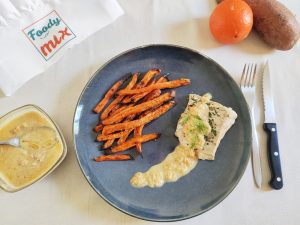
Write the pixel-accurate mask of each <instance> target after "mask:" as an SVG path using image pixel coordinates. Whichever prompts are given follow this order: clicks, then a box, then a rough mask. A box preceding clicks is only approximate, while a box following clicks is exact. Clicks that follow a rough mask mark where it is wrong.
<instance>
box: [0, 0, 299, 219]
mask: <svg viewBox="0 0 300 225" xmlns="http://www.w3.org/2000/svg"><path fill="white" fill-rule="evenodd" d="M119 2H120V4H121V6H122V7H123V8H124V11H125V15H124V16H122V17H120V18H119V19H118V20H117V21H116V22H114V23H113V24H111V25H109V26H108V27H106V28H105V29H103V30H101V31H99V32H97V33H96V35H94V36H92V37H90V38H88V39H87V40H86V41H84V42H83V43H82V44H80V45H79V46H76V47H75V48H74V49H72V50H70V51H69V52H68V53H67V54H66V55H65V56H64V57H63V59H62V60H61V61H60V62H59V63H57V64H56V65H54V66H52V67H51V68H50V69H49V70H48V71H47V72H45V73H43V74H42V75H40V76H38V77H36V78H34V79H33V80H31V81H30V82H28V83H27V84H26V85H25V86H24V87H22V88H21V89H19V90H18V91H17V92H16V93H15V94H14V95H13V96H11V97H3V96H1V97H0V115H1V114H4V113H6V112H8V111H10V110H11V109H14V108H16V107H19V106H21V105H25V104H28V103H33V104H36V105H39V106H40V107H42V108H43V109H45V110H46V111H47V112H48V113H49V114H50V116H52V117H53V118H54V120H55V121H56V122H57V123H58V125H59V126H60V128H61V129H62V131H63V133H64V136H65V138H66V141H67V144H68V155H67V157H66V159H65V160H64V162H63V163H62V164H61V165H60V166H59V167H58V168H57V169H56V170H55V171H54V172H53V173H52V174H51V175H49V176H48V177H47V178H45V179H43V180H41V181H39V182H38V183H36V184H34V185H32V186H31V187H29V188H27V189H24V190H22V191H20V192H17V193H13V194H11V193H6V192H4V191H0V205H1V209H0V224H1V225H2V224H3V225H14V224H30V225H53V224H64V225H76V224H78V225H79V224H86V225H93V224H97V225H99V224H103V225H104V224H136V225H137V224H152V223H151V222H147V221H143V220H139V219H136V218H133V217H130V216H128V215H125V214H124V213H122V212H119V211H118V210H116V209H115V208H113V207H112V206H110V205H109V204H107V203H106V202H105V201H104V200H102V198H100V197H99V196H98V195H97V194H96V193H95V191H94V190H93V189H92V188H91V187H90V185H89V184H88V183H87V182H86V180H85V178H84V176H83V174H82V173H81V171H80V168H79V166H78V163H77V161H76V157H75V152H74V147H73V142H72V119H73V113H74V108H75V105H76V102H77V99H78V97H79V95H80V93H81V90H82V89H83V87H84V85H85V84H86V82H87V81H88V80H89V78H90V77H91V76H92V74H93V73H94V72H95V71H96V70H97V69H98V68H99V67H100V66H101V65H103V64H104V63H105V62H106V61H107V60H109V59H110V58H112V57H113V56H115V55H116V54H119V53H121V52H122V51H124V50H127V49H130V48H133V47H137V46H140V45H146V44H157V43H165V44H176V45H181V46H186V47H189V48H192V49H195V50H198V51H200V52H201V53H204V54H206V55H208V56H209V57H211V58H212V59H214V60H215V61H217V62H218V63H219V64H221V65H222V66H223V67H224V68H225V69H226V70H227V71H228V72H229V73H230V74H231V75H232V77H233V78H234V79H235V80H236V81H238V80H239V78H240V75H241V71H242V68H243V64H244V63H248V62H257V63H259V64H260V65H262V63H263V62H264V60H266V59H268V60H269V62H270V66H271V69H272V82H273V83H272V85H273V93H274V97H275V110H276V113H277V122H278V130H279V145H280V151H281V161H282V169H283V179H284V187H283V189H282V190H280V191H274V190H271V189H269V187H268V184H267V183H268V180H269V178H270V172H269V169H268V164H267V158H266V136H265V133H264V132H263V130H262V122H263V111H262V106H263V105H262V100H261V91H260V90H258V91H257V92H258V97H257V106H258V107H259V109H257V110H256V117H257V129H258V130H259V138H260V140H259V142H260V146H261V151H262V153H261V154H262V157H263V159H262V163H263V182H264V185H263V190H259V189H257V188H256V187H255V185H254V182H253V176H252V169H251V163H249V164H248V167H247V170H246V172H245V174H244V176H243V177H242V179H241V181H240V182H239V184H238V185H237V187H236V188H235V189H234V191H233V192H232V193H231V194H230V195H229V196H228V197H227V198H226V199H225V200H224V201H222V202H221V203H220V204H219V205H217V206H216V207H214V208H213V209H211V210H210V211H208V212H206V213H204V214H202V215H200V216H197V217H195V218H192V219H189V220H185V221H180V222H176V223H177V224H228V225H229V224H230V225H233V224H237V225H238V224H244V225H248V224H249V225H252V224H264V225H267V224H270V225H271V224H272V225H275V224H278V225H282V224H298V223H299V222H298V221H300V213H299V206H298V203H299V202H300V195H299V194H298V191H297V190H298V187H299V186H300V176H299V174H300V163H299V158H300V150H299V149H298V148H299V147H298V144H297V143H298V138H299V134H300V128H299V127H300V117H299V116H297V115H298V114H299V112H300V105H299V104H297V103H299V98H300V92H299V88H298V86H299V84H300V63H299V60H300V44H299V43H298V45H297V47H295V48H294V49H293V50H291V51H288V52H280V51H275V50H272V49H270V48H269V47H268V46H266V45H265V44H264V43H263V42H262V41H261V40H260V38H258V37H257V35H256V34H255V33H252V34H251V35H250V36H249V37H248V38H247V39H246V40H245V41H243V42H242V43H240V44H237V45H228V46H224V45H220V44H219V43H217V42H216V41H215V40H214V39H213V38H212V36H211V34H210V31H209V28H208V18H209V15H210V13H211V11H212V9H213V8H214V6H215V1H214V0H205V1H198V0H186V1H183V0H177V1H171V0H169V1H167V0H143V1H139V0H131V1H126V0H120V1H119ZM284 3H285V4H286V6H288V8H290V9H291V10H292V11H293V12H294V13H295V14H296V16H298V21H299V20H300V15H299V14H300V3H299V1H297V0H286V1H284ZM87 4H88V2H87ZM95 22H96V21H95ZM260 68H261V67H260ZM0 76H1V75H0ZM259 77H261V74H259ZM258 86H260V82H259V84H258Z"/></svg>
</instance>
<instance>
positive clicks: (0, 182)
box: [0, 105, 67, 192]
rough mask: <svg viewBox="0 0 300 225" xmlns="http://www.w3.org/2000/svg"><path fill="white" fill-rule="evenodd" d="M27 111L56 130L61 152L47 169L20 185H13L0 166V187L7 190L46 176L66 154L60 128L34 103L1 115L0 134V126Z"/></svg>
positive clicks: (13, 190) (15, 188) (25, 185)
mask: <svg viewBox="0 0 300 225" xmlns="http://www.w3.org/2000/svg"><path fill="white" fill-rule="evenodd" d="M28 112H37V113H38V114H39V115H40V116H41V117H42V118H44V119H45V120H46V121H47V122H48V123H49V125H50V126H51V128H53V130H55V131H56V133H57V138H59V141H60V142H61V144H62V153H61V155H60V156H59V158H58V159H57V161H56V162H52V164H53V165H51V166H50V167H49V169H48V170H45V171H43V173H41V174H38V175H37V176H36V177H34V178H32V180H31V181H30V182H26V184H24V185H20V186H15V185H13V184H12V183H10V182H9V181H8V179H7V178H6V176H5V175H3V171H1V168H0V187H1V188H2V189H3V190H5V191H7V192H16V191H19V190H21V189H23V188H26V187H28V186H30V185H31V184H33V183H35V182H37V181H38V180H40V179H42V178H44V177H46V176H47V175H48V174H50V173H51V172H52V171H53V170H54V169H55V168H56V167H57V166H58V165H59V164H60V163H61V162H62V161H63V159H64V158H65V156H66V154H67V145H66V142H65V140H64V137H63V135H62V133H61V131H60V129H59V128H58V126H57V125H56V123H55V122H54V121H53V120H52V119H51V118H50V116H49V115H48V114H47V113H46V112H44V111H43V110H42V109H41V108H39V107H38V106H35V105H25V106H22V107H20V108H17V109H15V110H12V111H10V112H8V113H7V114H5V115H4V116H2V117H1V118H0V134H1V128H3V127H4V126H5V124H8V123H9V122H11V121H13V120H14V119H15V118H18V117H19V116H22V115H24V114H26V113H28ZM8 151H9V150H8ZM20 151H21V150H20ZM0 154H1V151H0ZM0 163H1V155H0Z"/></svg>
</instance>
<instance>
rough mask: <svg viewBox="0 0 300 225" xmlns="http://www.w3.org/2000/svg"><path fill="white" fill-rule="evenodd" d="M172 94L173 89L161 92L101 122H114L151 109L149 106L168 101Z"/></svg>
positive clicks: (173, 92) (173, 94)
mask: <svg viewBox="0 0 300 225" xmlns="http://www.w3.org/2000/svg"><path fill="white" fill-rule="evenodd" d="M174 96H175V91H173V90H172V91H170V92H168V93H165V94H163V95H161V96H159V97H157V98H154V99H152V100H150V101H147V102H144V103H141V104H139V105H136V106H133V107H131V108H127V109H125V110H124V111H122V112H120V113H118V114H116V115H114V116H112V117H110V118H107V119H105V120H103V121H102V123H103V124H104V125H108V124H113V123H116V122H118V121H120V120H122V119H123V118H125V117H127V116H129V115H132V114H139V113H142V112H144V111H145V110H147V109H151V108H153V107H156V106H158V105H160V104H162V103H164V102H166V101H169V100H170V99H172V98H174Z"/></svg>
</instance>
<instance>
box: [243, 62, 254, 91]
mask: <svg viewBox="0 0 300 225" xmlns="http://www.w3.org/2000/svg"><path fill="white" fill-rule="evenodd" d="M256 68H257V64H256V63H255V64H254V63H251V64H250V63H249V64H247V63H246V64H245V65H244V69H243V73H242V77H241V83H240V86H241V87H252V86H254V85H255V76H256Z"/></svg>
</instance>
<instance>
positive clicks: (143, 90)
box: [93, 69, 190, 162]
mask: <svg viewBox="0 0 300 225" xmlns="http://www.w3.org/2000/svg"><path fill="white" fill-rule="evenodd" d="M160 72H161V71H160V69H150V70H149V71H147V72H146V73H145V75H144V76H143V77H141V76H140V73H135V74H133V75H131V76H130V77H128V76H126V77H125V78H122V79H120V80H119V81H117V82H116V83H115V84H114V85H113V86H112V87H111V88H110V89H109V90H108V91H107V93H106V94H105V95H104V97H103V99H101V100H100V101H99V103H98V104H97V105H96V106H95V107H94V109H93V111H94V112H95V113H97V114H99V119H100V121H99V123H98V125H97V126H96V127H95V128H94V131H95V132H96V133H98V136H97V139H96V141H99V142H102V141H103V142H104V143H103V145H102V147H101V148H102V149H105V151H104V153H105V155H101V156H99V157H97V158H95V161H97V162H103V161H123V160H132V159H134V158H135V156H136V155H138V154H140V155H142V143H143V142H147V141H151V140H156V139H157V138H158V137H159V136H160V134H159V133H151V134H143V129H144V126H145V125H146V124H148V123H150V122H151V121H153V120H155V119H157V118H159V117H160V116H162V115H163V114H165V113H166V112H167V111H169V110H170V109H171V108H172V107H174V106H175V104H176V103H175V101H173V100H172V99H173V98H174V97H175V91H174V90H171V91H168V92H163V91H162V90H163V89H170V88H177V87H181V86H185V85H188V84H190V80H189V79H185V78H180V79H177V80H171V81H169V80H168V79H167V78H166V76H162V75H161V74H160ZM128 79H129V81H128V82H127V80H128ZM126 83H127V85H126ZM124 85H126V86H125V87H123V88H122V86H124ZM116 140H117V141H116ZM115 142H116V143H115ZM114 143H115V144H114ZM133 147H135V148H136V154H135V156H133V155H131V154H116V153H119V152H123V151H127V150H129V149H130V148H133Z"/></svg>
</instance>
